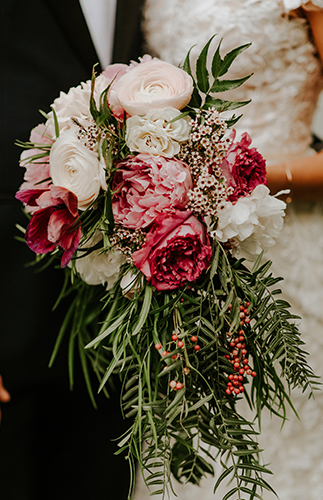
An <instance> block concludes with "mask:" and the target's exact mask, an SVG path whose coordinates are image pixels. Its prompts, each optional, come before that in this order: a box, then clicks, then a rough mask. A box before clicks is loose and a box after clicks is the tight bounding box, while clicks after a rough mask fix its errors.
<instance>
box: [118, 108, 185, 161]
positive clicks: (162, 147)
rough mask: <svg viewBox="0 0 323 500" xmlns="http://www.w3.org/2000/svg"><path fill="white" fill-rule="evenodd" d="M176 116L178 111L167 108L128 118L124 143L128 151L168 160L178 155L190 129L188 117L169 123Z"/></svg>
mask: <svg viewBox="0 0 323 500" xmlns="http://www.w3.org/2000/svg"><path fill="white" fill-rule="evenodd" d="M178 115H180V111H178V110H177V109H174V108H170V107H168V108H165V109H152V110H150V111H149V112H148V113H147V114H146V115H145V116H139V115H135V116H132V117H131V118H128V120H127V135H126V143H127V146H128V148H129V149H130V151H137V152H138V153H149V154H151V155H158V156H160V155H162V156H167V157H168V158H172V157H173V156H175V155H176V154H178V153H179V151H180V143H181V142H184V141H187V140H188V138H189V134H190V129H191V127H190V118H188V117H184V118H180V119H178V120H176V121H175V122H172V123H169V121H171V120H173V119H174V118H176V116H178Z"/></svg>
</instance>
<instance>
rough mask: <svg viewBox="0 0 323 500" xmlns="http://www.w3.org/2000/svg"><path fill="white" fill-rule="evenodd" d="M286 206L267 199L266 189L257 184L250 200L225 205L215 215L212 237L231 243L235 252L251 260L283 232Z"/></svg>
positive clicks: (273, 199)
mask: <svg viewBox="0 0 323 500" xmlns="http://www.w3.org/2000/svg"><path fill="white" fill-rule="evenodd" d="M285 208H286V203H284V202H283V201H281V200H278V199H277V198H275V196H270V194H269V189H268V188H267V187H266V186H264V185H263V184H259V185H258V186H256V188H255V189H254V190H253V192H252V193H251V195H250V196H245V197H243V198H239V199H238V201H237V203H235V204H234V205H233V204H232V203H230V202H227V203H226V204H225V206H224V208H223V209H222V210H221V211H220V213H219V219H218V224H217V228H216V230H215V231H214V232H213V233H214V236H215V237H216V238H217V239H218V240H219V241H223V242H226V241H228V240H229V239H234V241H236V242H237V243H238V244H239V249H238V251H241V252H242V253H244V254H245V255H246V256H247V257H248V258H255V257H256V256H257V255H259V254H260V253H261V252H262V250H266V249H267V248H269V247H270V246H272V245H274V244H275V239H276V238H277V236H278V235H279V233H280V231H281V230H282V228H283V217H284V215H285V212H284V210H285Z"/></svg>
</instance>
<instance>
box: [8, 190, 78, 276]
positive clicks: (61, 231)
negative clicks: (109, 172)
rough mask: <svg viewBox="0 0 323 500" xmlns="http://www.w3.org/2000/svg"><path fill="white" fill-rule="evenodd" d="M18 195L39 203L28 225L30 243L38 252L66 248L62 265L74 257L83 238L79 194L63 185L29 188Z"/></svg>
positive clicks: (26, 201)
mask: <svg viewBox="0 0 323 500" xmlns="http://www.w3.org/2000/svg"><path fill="white" fill-rule="evenodd" d="M16 198H17V199H18V200H20V201H22V202H23V203H26V205H27V206H29V207H37V208H38V210H37V211H36V212H35V213H34V214H33V215H32V217H31V219H30V222H29V224H28V226H27V230H26V234H25V238H26V242H27V245H28V247H29V248H30V249H31V250H33V251H34V252H35V253H37V254H44V253H49V252H52V251H53V250H55V248H56V247H59V248H61V249H62V250H64V253H63V256H62V260H61V266H62V267H65V266H66V265H67V264H68V263H69V261H70V260H71V258H72V256H73V253H74V252H75V250H76V249H77V247H78V244H79V241H80V238H81V227H80V224H79V223H78V222H77V220H78V209H77V197H76V196H75V194H74V193H71V192H70V191H68V190H67V189H65V188H63V187H60V186H53V185H52V186H50V188H49V189H25V190H23V191H18V193H16Z"/></svg>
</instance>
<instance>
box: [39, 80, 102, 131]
mask: <svg viewBox="0 0 323 500" xmlns="http://www.w3.org/2000/svg"><path fill="white" fill-rule="evenodd" d="M108 84H109V81H108V79H107V78H106V77H105V76H104V75H100V76H98V77H97V78H96V80H95V87H94V99H95V102H96V105H97V106H99V104H100V95H101V93H102V92H103V91H104V90H105V89H106V87H107V86H108ZM90 96H91V80H88V81H87V82H86V83H81V84H80V85H78V86H77V87H72V88H70V89H69V91H68V92H67V94H66V93H65V92H61V93H60V95H59V97H57V99H55V101H54V102H53V104H52V107H53V108H54V110H55V113H56V116H57V120H58V126H59V130H60V131H63V130H66V129H68V128H70V127H71V125H72V121H71V118H76V119H77V120H81V121H82V120H84V119H89V118H91V113H90ZM48 116H49V119H48V120H47V123H46V125H47V126H48V127H49V130H50V131H51V133H52V136H53V137H55V124H54V116H53V112H52V111H51V112H50V113H49V114H48Z"/></svg>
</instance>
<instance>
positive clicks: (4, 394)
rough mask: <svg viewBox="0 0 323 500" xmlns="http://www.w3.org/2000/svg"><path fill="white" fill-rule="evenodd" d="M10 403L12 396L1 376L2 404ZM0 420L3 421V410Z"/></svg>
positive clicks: (0, 391)
mask: <svg viewBox="0 0 323 500" xmlns="http://www.w3.org/2000/svg"><path fill="white" fill-rule="evenodd" d="M8 401H10V394H9V392H8V391H7V390H6V389H5V388H4V386H3V382H2V377H1V375H0V402H1V403H7V402H8ZM0 420H1V409H0Z"/></svg>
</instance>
